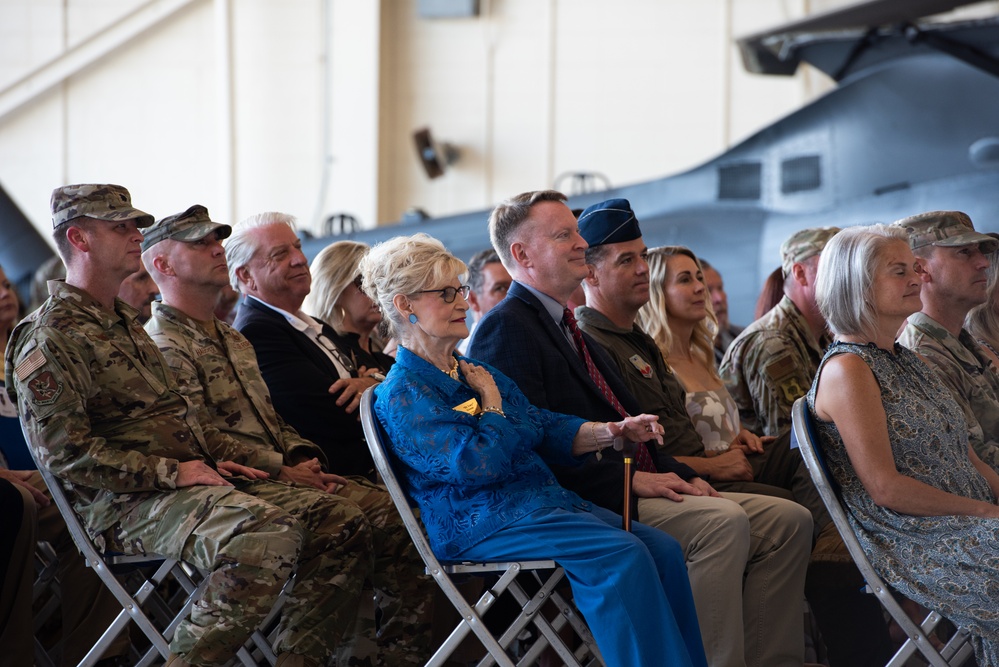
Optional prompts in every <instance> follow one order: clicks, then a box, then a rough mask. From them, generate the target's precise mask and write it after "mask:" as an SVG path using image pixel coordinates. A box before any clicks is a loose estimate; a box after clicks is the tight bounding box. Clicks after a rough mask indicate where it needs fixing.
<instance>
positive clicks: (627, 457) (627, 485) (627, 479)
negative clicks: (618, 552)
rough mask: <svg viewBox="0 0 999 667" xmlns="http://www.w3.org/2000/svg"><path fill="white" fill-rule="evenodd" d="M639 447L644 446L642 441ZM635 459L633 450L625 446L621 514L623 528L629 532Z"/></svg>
mask: <svg viewBox="0 0 999 667" xmlns="http://www.w3.org/2000/svg"><path fill="white" fill-rule="evenodd" d="M638 446H639V447H644V446H645V445H643V444H642V443H638ZM633 461H634V457H633V456H632V455H631V452H630V451H628V447H625V454H624V512H623V513H622V514H621V516H622V517H623V518H624V526H623V528H624V529H625V530H626V531H627V532H629V533H630V532H631V464H632V462H633Z"/></svg>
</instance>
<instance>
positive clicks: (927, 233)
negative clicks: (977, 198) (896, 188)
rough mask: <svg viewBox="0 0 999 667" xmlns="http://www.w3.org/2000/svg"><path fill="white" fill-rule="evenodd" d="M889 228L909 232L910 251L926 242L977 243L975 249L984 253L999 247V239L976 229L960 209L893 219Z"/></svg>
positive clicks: (953, 245) (935, 243)
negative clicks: (977, 248)
mask: <svg viewBox="0 0 999 667" xmlns="http://www.w3.org/2000/svg"><path fill="white" fill-rule="evenodd" d="M892 227H901V228H903V229H905V230H906V231H907V232H909V247H911V248H912V249H913V250H915V249H916V248H922V247H923V246H928V245H936V246H943V247H945V248H954V247H957V246H962V245H971V244H973V243H977V244H978V247H979V249H980V250H981V251H982V252H983V253H985V254H988V253H990V252H995V250H996V248H999V241H996V240H995V239H994V238H992V237H991V236H989V235H988V234H982V233H980V232H976V231H975V226H974V225H973V224H972V222H971V218H969V217H968V214H967V213H962V212H961V211H929V212H927V213H920V214H919V215H910V216H909V217H908V218H902V219H901V220H896V221H895V222H893V223H892Z"/></svg>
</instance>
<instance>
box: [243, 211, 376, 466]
mask: <svg viewBox="0 0 999 667" xmlns="http://www.w3.org/2000/svg"><path fill="white" fill-rule="evenodd" d="M225 251H226V259H227V260H228V263H229V278H230V280H231V281H232V285H233V287H235V288H237V289H239V291H240V292H242V293H243V294H244V295H245V296H246V300H245V301H244V302H243V304H242V305H241V306H240V307H239V312H237V314H236V319H235V321H234V322H233V326H235V327H236V329H238V330H239V332H240V333H242V334H243V335H244V336H246V338H247V339H248V340H249V341H250V342H251V343H252V344H253V348H254V350H256V353H257V360H258V362H259V363H260V371H261V373H262V374H263V376H264V380H265V381H266V382H267V387H268V389H269V390H270V393H271V396H272V398H273V400H274V407H275V409H276V410H277V412H278V414H279V415H281V417H282V418H283V419H284V420H285V421H286V422H288V424H290V425H291V426H292V427H293V428H294V429H295V430H296V431H298V432H299V434H301V435H302V437H304V438H305V439H307V440H310V441H312V442H314V443H316V444H317V445H319V447H320V448H321V449H322V450H323V452H324V453H325V454H326V458H327V460H328V462H329V467H330V470H335V471H336V472H337V474H340V475H360V476H363V477H367V478H369V479H372V480H373V479H374V462H373V461H372V459H371V453H370V452H369V451H368V446H367V443H366V442H365V440H364V431H363V430H362V428H361V423H360V421H359V420H358V417H357V414H356V411H357V407H358V405H359V404H360V400H361V394H362V393H363V392H364V390H365V389H367V388H368V387H371V386H373V385H374V384H375V383H376V382H377V381H376V380H375V379H374V378H373V377H372V376H371V375H370V374H368V373H367V372H366V369H365V368H364V367H357V366H356V365H355V364H354V363H353V361H352V360H351V359H350V358H349V357H348V356H345V355H344V354H343V353H342V352H341V351H340V350H339V348H338V347H337V345H336V343H335V342H334V341H335V340H336V338H337V334H336V332H335V331H334V330H333V328H332V327H331V326H329V325H328V324H326V323H325V322H322V321H320V320H317V319H315V318H313V317H312V316H310V315H308V314H307V313H305V312H304V311H303V310H302V303H303V302H304V301H305V297H306V296H307V295H308V294H309V291H310V290H311V289H312V273H311V272H310V271H309V263H308V261H307V260H306V258H305V255H304V254H302V242H301V241H300V240H299V238H298V236H297V235H296V233H295V219H294V218H293V217H292V216H290V215H286V214H283V213H261V214H259V215H255V216H252V217H250V218H247V219H246V220H243V221H242V222H240V223H239V224H237V225H236V226H235V227H234V228H233V232H232V236H230V237H229V239H228V240H227V241H226V244H225Z"/></svg>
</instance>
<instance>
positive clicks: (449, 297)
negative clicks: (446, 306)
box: [417, 285, 472, 303]
mask: <svg viewBox="0 0 999 667" xmlns="http://www.w3.org/2000/svg"><path fill="white" fill-rule="evenodd" d="M471 289H472V288H471V287H469V286H468V285H462V286H461V287H450V286H448V287H445V288H444V289H422V290H420V291H419V292H417V294H431V293H437V294H440V295H441V298H442V299H444V303H454V299H455V297H457V296H458V294H461V298H462V299H467V298H468V292H469V290H471Z"/></svg>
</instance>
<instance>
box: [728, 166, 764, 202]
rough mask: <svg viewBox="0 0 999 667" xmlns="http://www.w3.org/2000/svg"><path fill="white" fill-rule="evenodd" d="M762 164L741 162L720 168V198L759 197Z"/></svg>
mask: <svg viewBox="0 0 999 667" xmlns="http://www.w3.org/2000/svg"><path fill="white" fill-rule="evenodd" d="M762 170H763V169H762V166H761V165H760V163H759V162H739V163H737V164H728V165H725V166H722V167H719V168H718V199H759V198H760V177H761V174H762Z"/></svg>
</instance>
